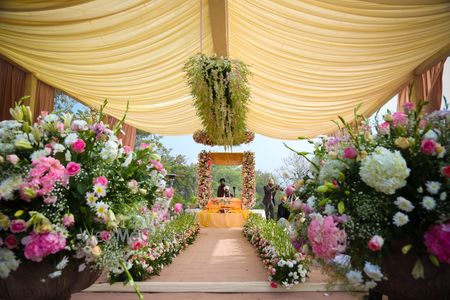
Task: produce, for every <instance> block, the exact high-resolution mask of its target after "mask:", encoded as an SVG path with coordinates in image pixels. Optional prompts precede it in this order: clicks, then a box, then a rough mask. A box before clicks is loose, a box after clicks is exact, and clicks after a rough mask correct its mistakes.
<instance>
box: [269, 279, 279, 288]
mask: <svg viewBox="0 0 450 300" xmlns="http://www.w3.org/2000/svg"><path fill="white" fill-rule="evenodd" d="M270 287H271V288H273V289H276V288H277V287H278V284H277V283H276V282H275V281H272V282H271V283H270Z"/></svg>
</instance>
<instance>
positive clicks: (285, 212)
mask: <svg viewBox="0 0 450 300" xmlns="http://www.w3.org/2000/svg"><path fill="white" fill-rule="evenodd" d="M286 199H287V198H286V196H285V195H283V196H281V203H280V204H278V212H277V217H278V218H277V219H278V220H279V219H281V218H285V219H286V220H289V215H290V214H291V213H290V211H289V209H287V208H286V206H285V205H286Z"/></svg>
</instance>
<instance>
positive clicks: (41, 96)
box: [33, 80, 55, 119]
mask: <svg viewBox="0 0 450 300" xmlns="http://www.w3.org/2000/svg"><path fill="white" fill-rule="evenodd" d="M35 101H36V102H35V104H34V112H33V113H34V118H35V119H36V118H37V116H38V115H40V113H41V112H42V111H47V112H51V111H53V106H54V103H55V88H54V87H52V86H50V85H48V84H46V83H45V82H42V81H40V80H38V81H37V84H36V100H35Z"/></svg>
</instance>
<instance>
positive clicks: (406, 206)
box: [394, 197, 414, 212]
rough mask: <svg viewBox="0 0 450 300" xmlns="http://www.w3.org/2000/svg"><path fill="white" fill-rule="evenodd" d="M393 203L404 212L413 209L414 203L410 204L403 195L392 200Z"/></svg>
mask: <svg viewBox="0 0 450 300" xmlns="http://www.w3.org/2000/svg"><path fill="white" fill-rule="evenodd" d="M394 204H395V205H397V207H398V208H400V209H401V210H403V211H406V212H410V211H412V210H413V209H414V205H412V203H411V201H409V200H407V199H405V198H403V197H397V200H395V201H394Z"/></svg>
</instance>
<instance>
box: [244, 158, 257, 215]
mask: <svg viewBox="0 0 450 300" xmlns="http://www.w3.org/2000/svg"><path fill="white" fill-rule="evenodd" d="M255 203H256V183H255V153H254V152H249V151H246V152H244V156H243V158H242V205H243V207H244V208H252V207H253V206H255Z"/></svg>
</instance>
